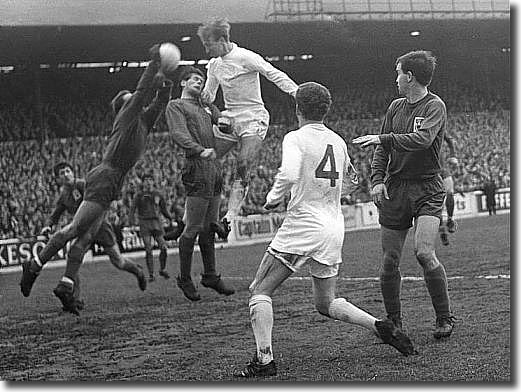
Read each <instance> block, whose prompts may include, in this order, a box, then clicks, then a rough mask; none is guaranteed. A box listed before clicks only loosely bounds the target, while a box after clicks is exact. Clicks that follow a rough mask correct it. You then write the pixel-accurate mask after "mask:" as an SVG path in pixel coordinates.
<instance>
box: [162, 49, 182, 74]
mask: <svg viewBox="0 0 521 392" xmlns="http://www.w3.org/2000/svg"><path fill="white" fill-rule="evenodd" d="M159 56H160V57H161V70H162V71H163V73H170V72H173V71H175V70H176V69H177V67H179V61H180V60H181V51H180V50H179V48H178V47H177V46H175V45H174V44H172V43H170V42H165V43H163V44H161V46H160V47H159Z"/></svg>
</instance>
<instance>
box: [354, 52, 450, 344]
mask: <svg viewBox="0 0 521 392" xmlns="http://www.w3.org/2000/svg"><path fill="white" fill-rule="evenodd" d="M435 66H436V58H435V57H434V56H432V54H431V53H430V52H427V51H423V50H420V51H413V52H409V53H407V54H404V55H403V56H400V57H398V58H397V60H396V74H397V77H396V84H397V86H398V92H399V94H400V95H402V96H404V98H399V99H396V100H394V101H393V102H391V104H390V106H389V108H388V109H387V112H386V114H385V117H384V120H383V123H382V127H381V134H380V135H365V136H360V137H358V138H355V139H354V140H353V143H354V144H360V145H361V147H368V146H372V145H375V146H376V149H375V151H374V154H373V162H372V164H371V168H372V173H371V182H372V185H373V189H372V191H371V194H372V196H373V201H374V203H375V205H376V206H377V207H378V210H379V223H380V225H381V227H382V249H383V265H382V272H381V276H380V285H381V290H382V296H383V300H384V305H385V310H386V311H387V315H388V318H389V319H391V320H392V321H393V322H394V323H395V324H396V325H397V326H400V327H401V325H402V312H401V303H400V289H401V280H402V277H401V274H400V259H401V255H402V250H403V245H404V243H405V239H406V237H407V233H408V232H409V229H410V228H411V227H412V226H413V223H414V253H415V256H416V259H417V261H418V263H419V264H420V266H421V267H422V268H423V275H424V278H425V285H426V286H427V290H428V292H429V294H430V297H431V301H432V305H433V307H434V311H435V313H436V324H435V328H434V332H433V335H434V338H436V339H440V338H445V337H449V336H450V335H451V333H452V330H453V327H454V317H453V316H452V314H451V309H450V299H449V291H448V284H447V274H446V272H445V268H444V267H443V264H441V263H440V261H439V260H438V257H437V256H436V252H435V243H436V237H437V234H438V229H439V226H440V217H441V212H442V208H443V200H444V199H445V188H444V186H443V181H442V179H441V175H440V172H441V147H442V142H443V137H444V134H445V129H446V127H447V109H446V107H445V103H444V102H443V101H442V99H441V98H440V97H438V96H437V95H435V94H433V93H431V92H430V91H429V90H428V86H429V85H430V83H431V80H432V76H433V74H434V69H435Z"/></svg>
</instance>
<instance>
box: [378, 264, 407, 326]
mask: <svg viewBox="0 0 521 392" xmlns="http://www.w3.org/2000/svg"><path fill="white" fill-rule="evenodd" d="M401 286H402V276H401V274H400V269H399V268H396V269H392V270H387V269H385V268H384V270H383V272H382V273H381V274H380V288H381V290H382V297H383V300H384V306H385V310H386V312H387V314H388V315H390V316H394V317H397V318H400V317H401V311H402V309H401V303H400V289H401Z"/></svg>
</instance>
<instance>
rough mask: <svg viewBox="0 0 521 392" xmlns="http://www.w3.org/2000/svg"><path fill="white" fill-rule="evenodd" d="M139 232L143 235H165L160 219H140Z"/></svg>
mask: <svg viewBox="0 0 521 392" xmlns="http://www.w3.org/2000/svg"><path fill="white" fill-rule="evenodd" d="M139 234H140V235H141V236H142V237H146V236H156V235H162V236H164V235H165V231H164V230H163V226H161V222H160V221H159V219H140V220H139Z"/></svg>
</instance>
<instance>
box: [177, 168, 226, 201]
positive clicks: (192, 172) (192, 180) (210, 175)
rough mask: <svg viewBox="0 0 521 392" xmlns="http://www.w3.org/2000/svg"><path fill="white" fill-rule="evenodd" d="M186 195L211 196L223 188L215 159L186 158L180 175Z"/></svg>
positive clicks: (219, 192) (219, 170) (220, 191)
mask: <svg viewBox="0 0 521 392" xmlns="http://www.w3.org/2000/svg"><path fill="white" fill-rule="evenodd" d="M181 178H182V181H183V185H184V187H185V191H186V196H194V197H204V198H212V197H214V196H217V195H220V194H221V193H222V190H223V177H222V172H221V169H220V167H219V166H218V165H217V164H216V162H215V161H211V160H203V159H187V160H186V166H185V168H184V169H183V175H182V177H181Z"/></svg>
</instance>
